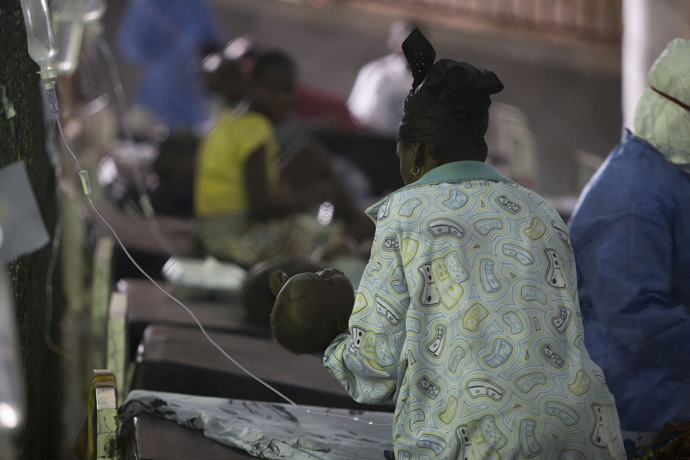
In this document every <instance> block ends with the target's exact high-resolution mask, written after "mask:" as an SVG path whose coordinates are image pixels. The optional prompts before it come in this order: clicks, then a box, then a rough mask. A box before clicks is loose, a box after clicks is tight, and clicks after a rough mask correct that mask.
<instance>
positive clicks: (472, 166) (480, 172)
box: [403, 161, 513, 188]
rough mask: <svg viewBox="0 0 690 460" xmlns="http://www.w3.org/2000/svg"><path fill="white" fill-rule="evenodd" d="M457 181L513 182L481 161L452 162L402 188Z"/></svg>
mask: <svg viewBox="0 0 690 460" xmlns="http://www.w3.org/2000/svg"><path fill="white" fill-rule="evenodd" d="M459 180H493V181H504V182H513V181H511V180H510V179H508V178H505V177H503V176H501V175H500V174H499V173H498V172H497V171H496V170H495V169H494V168H493V167H491V166H490V165H488V164H486V163H484V162H483V161H454V162H452V163H446V164H444V165H441V166H437V167H436V168H434V169H432V170H431V171H429V172H427V173H426V174H424V175H423V176H422V177H421V178H420V179H419V180H418V181H417V182H414V183H412V184H410V185H406V186H405V187H403V188H408V187H413V186H416V185H427V184H437V183H439V182H450V181H459Z"/></svg>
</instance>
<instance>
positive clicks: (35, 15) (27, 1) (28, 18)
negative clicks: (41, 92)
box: [20, 0, 58, 80]
mask: <svg viewBox="0 0 690 460" xmlns="http://www.w3.org/2000/svg"><path fill="white" fill-rule="evenodd" d="M20 3H21V5H22V13H23V14H24V25H25V26H26V41H27V45H28V47H29V56H31V59H33V60H34V61H35V62H36V64H38V66H39V67H40V68H41V72H40V73H41V78H42V79H44V80H46V79H47V80H50V79H51V78H52V79H54V78H56V77H57V73H56V70H55V68H54V67H53V63H54V62H55V58H56V57H57V53H58V45H57V41H56V40H55V37H54V35H53V29H52V26H51V24H50V11H49V10H48V2H47V0H20Z"/></svg>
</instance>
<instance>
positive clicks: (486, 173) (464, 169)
mask: <svg viewBox="0 0 690 460" xmlns="http://www.w3.org/2000/svg"><path fill="white" fill-rule="evenodd" d="M463 180H490V181H500V182H512V183H515V182H514V181H512V180H510V179H508V178H507V177H503V176H501V175H500V174H499V173H498V172H497V171H496V170H495V169H494V168H493V167H492V166H491V165H489V164H487V163H484V162H482V161H469V160H468V161H454V162H452V163H446V164H443V165H441V166H437V167H435V168H434V169H432V170H431V171H429V172H427V173H426V174H424V175H423V176H422V177H420V178H419V180H418V181H416V182H414V183H412V184H409V185H406V186H404V187H402V188H399V189H398V190H396V191H395V192H393V193H390V194H389V195H387V196H386V197H385V198H382V199H381V200H379V201H378V202H376V203H375V204H373V205H371V206H370V207H368V208H367V210H366V211H365V212H366V214H367V215H368V216H369V217H370V218H371V219H372V220H374V222H376V215H377V214H378V210H379V208H380V207H381V206H382V205H383V204H384V203H385V202H386V201H387V200H388V199H389V198H390V196H391V195H393V194H395V193H399V192H400V191H402V190H407V189H411V188H416V187H420V186H424V185H430V184H438V183H441V182H457V181H463Z"/></svg>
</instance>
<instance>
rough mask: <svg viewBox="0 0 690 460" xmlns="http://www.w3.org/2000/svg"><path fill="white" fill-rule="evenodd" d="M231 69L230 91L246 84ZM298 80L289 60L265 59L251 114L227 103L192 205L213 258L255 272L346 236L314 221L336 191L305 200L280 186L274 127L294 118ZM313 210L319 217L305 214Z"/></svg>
mask: <svg viewBox="0 0 690 460" xmlns="http://www.w3.org/2000/svg"><path fill="white" fill-rule="evenodd" d="M225 65H227V68H226V69H225V70H226V71H227V79H226V81H228V82H229V83H228V86H234V85H242V84H243V79H242V76H241V73H240V72H239V70H238V67H237V66H235V67H233V65H232V63H227V62H226V63H225ZM296 74H297V72H296V68H295V65H294V63H293V61H292V60H291V58H289V57H288V56H287V55H285V54H283V53H281V52H278V51H274V52H268V53H266V54H264V55H263V56H261V57H260V58H259V59H258V60H257V62H256V65H255V67H254V69H253V72H252V75H251V79H250V82H249V83H248V87H247V88H246V92H247V93H248V94H249V107H248V110H247V112H246V113H243V114H238V113H237V112H235V111H234V110H233V109H232V108H230V104H228V108H227V109H226V110H225V111H224V113H223V114H222V115H221V116H220V118H219V120H218V122H217V124H216V125H215V126H214V127H213V129H212V130H211V131H210V132H209V133H208V135H207V136H206V137H205V139H203V141H202V143H201V146H200V149H199V151H198V159H197V170H196V180H195V197H194V203H195V212H196V214H197V216H198V217H199V220H200V222H199V236H200V240H201V245H202V247H203V249H204V251H205V252H206V253H207V254H210V255H213V256H216V257H218V258H220V259H224V260H231V261H233V262H236V263H238V264H240V265H243V266H246V267H249V266H251V265H253V264H255V263H257V262H259V261H261V260H265V259H273V258H275V257H280V256H289V255H300V256H308V255H309V254H310V253H311V252H312V251H313V250H315V249H316V248H318V247H320V246H323V245H325V244H328V243H329V241H331V240H332V239H334V238H337V237H338V236H339V235H340V234H341V230H340V227H339V226H338V225H329V226H324V225H321V224H319V223H318V222H317V221H316V219H315V217H314V216H315V215H316V212H315V210H316V209H317V207H318V205H319V204H320V203H321V202H323V201H330V202H332V203H336V202H337V200H338V197H337V194H338V193H339V192H338V191H337V190H336V191H334V190H333V187H332V184H329V183H328V182H327V181H321V183H318V182H316V183H314V184H313V186H311V187H310V188H308V189H306V190H301V191H300V193H299V194H297V193H292V192H291V191H290V190H288V189H286V188H285V187H281V186H280V185H281V184H280V169H279V166H278V153H279V152H278V144H277V142H276V139H275V136H274V132H273V125H274V124H276V123H280V122H281V121H283V120H285V119H286V118H287V117H288V116H289V114H290V113H291V111H292V108H293V105H294V102H295V85H296ZM227 94H233V95H236V94H237V89H236V88H229V90H228V91H227ZM228 102H231V101H228ZM308 174H309V171H305V177H308ZM309 210H314V212H313V215H311V216H310V215H307V214H305V212H307V211H309Z"/></svg>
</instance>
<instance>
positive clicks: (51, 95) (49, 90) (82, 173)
mask: <svg viewBox="0 0 690 460" xmlns="http://www.w3.org/2000/svg"><path fill="white" fill-rule="evenodd" d="M44 86H45V89H46V94H47V96H48V100H49V101H52V100H54V101H55V104H54V105H53V104H52V103H51V104H50V108H51V112H52V113H53V114H54V115H55V120H56V122H57V126H58V129H59V131H60V136H61V137H62V141H63V142H64V143H65V146H66V147H67V150H68V151H69V153H70V155H71V156H72V158H73V159H74V162H75V164H76V165H77V168H78V169H79V178H80V179H81V182H82V188H83V191H84V195H85V196H86V199H87V200H88V202H89V205H90V206H91V208H92V209H93V210H94V212H95V213H96V215H97V216H98V217H99V218H100V219H101V220H102V221H103V223H105V225H106V226H107V227H108V229H109V230H110V231H111V232H112V234H113V236H114V237H115V239H116V240H117V242H118V244H119V245H120V247H121V248H122V250H123V251H124V253H125V255H126V256H127V258H128V259H129V260H130V261H131V262H132V264H134V266H135V267H136V268H137V270H139V271H140V272H141V273H142V274H143V275H144V276H145V277H146V279H148V280H149V281H150V282H151V283H152V284H153V285H154V286H156V288H158V289H159V290H160V291H161V292H162V293H164V294H165V295H166V296H167V297H168V298H170V299H171V300H172V301H173V302H175V303H176V304H178V305H179V306H180V307H182V308H183V309H184V310H185V311H186V312H187V313H188V314H189V315H190V316H191V317H192V319H193V320H194V322H195V323H196V325H197V326H198V328H199V330H200V331H201V333H202V334H203V335H204V337H205V338H206V340H208V342H209V343H210V344H211V345H213V347H215V348H216V349H217V350H218V351H220V352H221V354H222V355H223V356H225V358H226V359H228V360H229V361H230V362H231V363H233V364H234V365H235V366H237V367H238V368H239V369H240V370H242V372H244V373H245V374H247V375H248V376H250V377H251V378H253V379H254V380H256V381H257V382H259V383H260V384H262V385H263V386H265V387H266V388H268V389H269V390H271V391H273V392H274V393H275V394H276V395H278V396H280V397H281V398H283V399H284V400H285V401H286V402H288V403H289V404H290V405H292V406H293V407H295V408H296V409H299V410H302V411H304V412H306V413H309V414H313V415H324V416H328V417H336V418H343V419H349V420H353V421H355V422H362V423H366V424H368V425H371V426H390V425H392V424H393V423H392V422H391V423H378V422H373V421H367V420H361V419H360V418H359V417H350V416H347V415H340V414H331V413H328V412H322V411H315V410H312V409H309V408H305V407H303V406H301V405H299V404H297V403H296V402H294V401H293V400H292V399H290V398H288V397H287V396H285V395H284V394H283V393H281V392H280V391H279V390H278V389H276V388H275V387H273V386H272V385H270V384H269V383H267V382H265V381H264V380H263V379H261V378H260V377H259V376H257V375H255V374H254V373H253V372H251V371H250V370H249V369H247V368H246V367H244V366H243V365H242V364H241V363H240V362H239V361H237V360H236V359H235V358H233V357H232V356H230V354H229V353H228V352H226V351H225V350H224V349H223V347H221V346H220V345H218V343H216V341H215V340H213V338H211V336H210V335H209V334H208V332H207V331H206V328H204V326H203V325H202V324H201V322H200V321H199V319H198V318H197V317H196V315H195V314H194V313H193V312H192V311H191V310H190V309H189V308H188V307H187V306H186V305H184V304H183V303H182V302H181V301H179V300H178V299H177V298H176V297H175V296H173V295H172V294H170V293H169V292H168V291H166V290H165V289H163V288H162V287H161V285H160V284H158V283H157V282H156V281H155V280H154V279H153V278H152V277H151V275H149V274H148V273H146V271H145V270H144V269H143V268H142V267H141V266H140V265H139V264H138V263H137V262H136V260H134V257H132V255H131V254H130V253H129V251H128V250H127V248H126V247H125V245H124V244H123V243H122V240H121V239H120V237H119V236H118V234H117V232H115V229H114V228H113V227H112V226H111V225H110V223H109V222H108V221H107V220H106V219H105V217H103V215H102V214H101V213H100V212H99V211H98V209H97V208H96V206H95V205H94V203H93V200H92V199H91V186H90V184H89V176H88V173H87V171H86V170H84V168H83V167H82V165H81V162H80V161H79V159H78V158H77V156H76V155H75V154H74V152H73V151H72V148H71V147H70V145H69V142H67V138H66V136H65V133H64V131H63V129H62V123H60V116H59V112H60V111H59V108H58V105H57V98H56V96H55V88H54V86H53V85H52V84H50V85H49V84H46V82H44Z"/></svg>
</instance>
